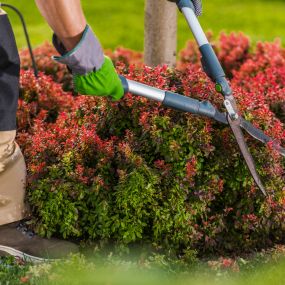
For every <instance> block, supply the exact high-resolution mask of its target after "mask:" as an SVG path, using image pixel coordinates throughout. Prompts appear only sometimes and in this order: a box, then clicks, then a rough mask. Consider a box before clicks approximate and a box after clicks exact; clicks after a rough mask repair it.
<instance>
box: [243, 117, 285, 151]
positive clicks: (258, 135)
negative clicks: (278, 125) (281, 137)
mask: <svg viewBox="0 0 285 285" xmlns="http://www.w3.org/2000/svg"><path fill="white" fill-rule="evenodd" d="M240 126H241V127H242V128H243V129H244V130H245V131H246V132H247V133H248V134H249V135H251V136H252V137H254V138H255V139H257V140H259V141H261V142H263V143H265V144H267V143H270V142H273V148H274V149H275V150H277V151H278V152H279V153H280V154H281V155H283V156H285V148H283V147H282V146H280V145H279V144H277V143H275V142H274V140H273V139H272V138H271V137H269V136H267V135H266V134H264V133H263V131H261V130H259V129H257V128H256V127H254V126H253V125H252V124H251V123H250V122H248V121H246V120H245V119H243V118H241V121H240Z"/></svg>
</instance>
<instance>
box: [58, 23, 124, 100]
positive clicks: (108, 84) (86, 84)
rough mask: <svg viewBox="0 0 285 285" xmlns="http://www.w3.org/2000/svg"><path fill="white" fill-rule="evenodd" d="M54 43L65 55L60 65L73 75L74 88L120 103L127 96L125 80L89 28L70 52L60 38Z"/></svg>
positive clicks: (84, 93) (62, 56) (60, 59)
mask: <svg viewBox="0 0 285 285" xmlns="http://www.w3.org/2000/svg"><path fill="white" fill-rule="evenodd" d="M53 44H54V46H55V48H56V49H57V51H58V52H59V53H60V54H61V56H59V57H58V56H54V57H53V59H54V60H55V61H57V62H60V63H63V64H66V65H67V66H68V68H69V69H70V70H71V72H72V74H73V82H74V89H75V91H76V92H79V93H80V94H82V95H95V96H110V97H112V99H113V100H119V99H121V98H122V97H123V96H124V89H123V86H122V83H121V80H120V79H119V77H118V74H117V73H116V70H115V68H114V65H113V63H112V61H111V59H110V58H108V57H106V56H104V54H103V50H102V48H101V45H100V43H99V41H98V39H97V38H96V36H95V35H94V33H93V31H92V29H91V28H90V27H89V26H86V28H85V30H84V32H83V35H82V38H81V40H80V42H79V43H78V44H77V45H76V46H75V48H73V49H72V50H71V51H67V50H66V49H65V47H64V46H63V44H62V43H61V42H60V40H59V39H58V38H57V36H56V35H54V37H53Z"/></svg>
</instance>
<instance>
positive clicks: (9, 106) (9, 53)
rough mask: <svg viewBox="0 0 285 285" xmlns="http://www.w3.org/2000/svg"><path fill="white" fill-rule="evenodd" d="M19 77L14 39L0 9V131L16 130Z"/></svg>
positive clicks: (7, 21) (9, 25)
mask: <svg viewBox="0 0 285 285" xmlns="http://www.w3.org/2000/svg"><path fill="white" fill-rule="evenodd" d="M1 11H2V13H1ZM19 77H20V59H19V54H18V49H17V46H16V42H15V37H14V34H13V30H12V27H11V24H10V22H9V19H8V16H7V14H5V13H3V10H1V9H0V131H10V130H15V129H16V112H17V107H18V96H19Z"/></svg>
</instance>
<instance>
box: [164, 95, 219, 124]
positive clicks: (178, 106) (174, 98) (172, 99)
mask: <svg viewBox="0 0 285 285" xmlns="http://www.w3.org/2000/svg"><path fill="white" fill-rule="evenodd" d="M162 103H163V105H164V106H167V107H170V108H172V109H175V110H179V111H183V112H189V113H192V114H198V115H203V116H206V117H209V118H215V114H216V109H215V107H214V106H213V105H212V104H211V103H210V102H207V101H204V102H201V101H198V100H195V99H192V98H190V97H185V96H182V95H180V94H176V93H172V92H168V91H167V92H165V99H164V101H163V102H162Z"/></svg>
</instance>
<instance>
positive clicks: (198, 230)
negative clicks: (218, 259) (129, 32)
mask: <svg viewBox="0 0 285 285" xmlns="http://www.w3.org/2000/svg"><path fill="white" fill-rule="evenodd" d="M217 46H218V48H217V51H218V56H219V58H220V59H221V61H222V62H223V65H224V66H225V67H226V69H227V72H228V73H229V74H231V75H232V76H233V77H232V80H231V84H232V87H233V89H234V92H235V93H234V95H235V97H236V99H237V102H238V105H239V107H240V110H241V113H242V115H243V116H245V117H246V118H247V119H248V120H250V121H252V122H253V123H254V124H255V125H256V126H258V127H260V128H261V129H263V130H264V131H265V132H266V133H267V134H269V135H270V136H272V137H274V138H276V139H277V140H278V141H280V142H281V143H282V144H283V145H284V144H285V131H284V125H283V122H282V121H281V120H280V119H279V115H278V114H276V113H275V112H273V109H272V105H274V104H276V103H280V102H285V92H284V90H285V53H284V50H283V49H282V48H281V46H280V45H279V43H273V44H268V43H266V44H261V43H260V44H258V45H257V49H256V51H255V52H253V53H249V41H248V39H247V38H246V37H244V36H243V35H240V34H239V35H234V34H231V35H230V36H225V35H224V34H223V35H222V36H221V39H220V45H217ZM45 52H47V53H49V52H51V51H50V49H49V47H48V46H46V45H45V46H44V47H43V48H42V49H41V48H39V49H38V51H37V53H38V60H39V63H40V64H39V65H40V69H41V70H43V71H45V72H47V73H49V74H50V73H52V77H50V76H47V75H45V74H43V73H41V75H40V78H39V79H38V80H36V79H35V78H34V77H33V74H32V72H31V71H29V70H28V71H22V72H21V87H22V92H21V98H20V101H19V111H18V124H19V129H20V130H21V132H20V133H19V135H18V140H19V143H20V144H21V146H22V148H23V150H24V154H25V157H26V160H27V163H28V170H29V184H28V187H29V193H30V197H32V199H31V202H32V203H33V205H32V206H33V207H34V212H35V213H36V216H37V222H38V223H39V224H40V225H41V226H42V227H46V228H49V229H50V231H51V233H53V232H55V231H56V230H57V229H58V227H60V219H59V221H58V223H57V224H55V223H56V221H55V219H53V221H47V220H46V219H47V218H46V217H45V216H44V215H46V211H48V213H49V215H52V213H53V212H52V210H51V209H53V208H52V207H50V208H48V207H47V208H45V209H47V210H46V211H44V210H41V209H42V207H44V206H45V205H46V204H48V199H51V198H50V197H51V196H43V197H42V196H39V194H38V192H37V191H39V189H40V192H44V191H46V192H47V193H48V194H49V195H51V193H54V192H56V190H55V189H57V188H58V187H59V186H60V185H62V184H64V185H67V186H66V187H67V189H68V190H65V191H66V192H67V194H66V195H67V196H66V199H65V201H68V202H70V203H73V204H72V205H73V206H74V207H76V211H74V212H76V213H79V214H78V215H79V216H80V215H81V216H80V217H81V218H82V217H83V216H84V215H86V216H88V219H87V218H82V221H81V220H80V219H79V218H78V220H76V222H74V223H73V224H72V227H71V226H70V228H69V231H67V230H66V229H64V230H61V232H60V233H62V234H63V235H64V236H74V235H77V236H83V237H92V238H94V237H96V238H98V237H99V238H106V237H108V238H109V237H111V238H113V239H116V240H125V237H126V233H125V228H126V226H125V224H124V223H125V222H126V223H127V222H129V221H130V219H131V218H130V217H129V216H127V214H128V213H129V212H131V213H132V215H131V217H132V218H135V219H137V220H135V221H134V222H132V223H130V225H129V227H132V226H134V227H136V226H137V227H139V226H141V225H142V227H143V229H141V228H140V231H139V233H138V234H137V235H136V234H134V235H133V233H132V241H138V240H140V239H141V238H140V236H143V237H144V238H146V239H147V240H150V241H151V242H153V243H154V244H156V245H160V244H168V245H171V244H172V245H174V246H175V247H176V248H179V249H181V248H184V247H185V248H187V247H196V248H197V249H198V250H200V251H205V250H217V249H222V250H227V251H231V250H234V249H240V248H244V249H250V248H252V247H260V246H267V245H270V244H271V243H272V242H274V241H276V240H278V241H279V242H280V241H282V240H284V238H285V232H284V227H283V225H284V219H285V207H284V205H285V202H284V201H285V198H284V193H285V192H284V189H285V188H284V187H285V185H284V166H285V162H284V159H283V158H282V157H280V155H278V154H277V153H276V152H274V151H273V150H272V148H271V147H270V146H262V145H261V144H260V143H258V142H257V141H256V140H254V139H252V138H249V137H248V136H246V139H247V141H248V144H249V146H250V149H251V152H252V154H253V156H254V157H255V160H256V161H257V166H258V170H259V172H260V174H261V176H262V180H263V181H264V182H265V184H266V188H267V190H268V192H269V194H270V195H269V197H268V198H267V199H263V198H261V197H260V196H259V192H258V189H257V188H256V186H255V185H254V183H253V181H252V178H251V176H250V174H249V172H248V170H247V168H246V167H245V164H244V161H243V159H242V158H241V156H240V154H239V150H238V147H237V144H236V142H235V140H234V138H233V136H232V135H231V132H230V131H229V128H228V127H226V126H222V125H220V124H218V123H216V122H213V121H211V120H208V119H205V118H200V117H197V116H194V115H191V114H182V113H179V112H177V111H174V110H169V109H166V108H163V107H162V106H161V105H160V104H159V103H156V102H151V101H148V100H147V99H145V98H138V97H136V96H133V95H131V94H127V95H126V96H125V97H124V99H123V100H121V101H120V102H111V101H109V100H108V99H105V98H95V97H83V96H77V97H76V96H72V95H71V94H70V93H68V92H64V91H62V89H61V85H60V84H58V83H55V82H53V80H56V81H59V82H61V83H62V84H64V85H65V86H67V87H68V88H67V89H71V86H70V85H69V81H68V80H69V79H68V80H67V79H66V77H65V75H63V74H65V71H64V70H63V69H62V67H59V66H57V65H56V64H54V63H52V62H51V61H49V60H47V57H46V55H45V56H44V57H41V56H40V55H42V54H43V53H45ZM110 55H111V57H112V58H113V59H114V61H115V62H117V70H118V72H119V73H121V74H123V75H124V76H126V77H127V78H130V79H133V80H136V81H139V82H143V83H146V84H149V85H151V86H155V87H158V88H162V89H167V90H171V91H173V92H179V93H183V94H185V95H186V96H191V97H193V98H196V99H199V100H209V101H211V102H212V103H213V104H214V105H215V106H217V107H218V108H219V109H222V101H223V100H222V99H223V98H222V97H221V96H220V95H218V94H217V93H216V92H215V90H214V86H213V83H212V82H211V81H210V80H209V79H208V78H207V77H206V75H205V74H204V73H203V72H202V70H201V66H200V63H199V61H198V53H197V49H196V48H194V50H193V45H192V44H190V45H188V49H187V50H184V51H183V53H182V54H181V55H182V58H181V61H180V62H179V63H178V66H179V71H178V70H171V69H169V68H168V67H167V66H159V67H156V68H150V67H147V66H142V65H141V63H139V64H138V65H137V63H138V62H140V61H141V55H140V54H138V53H133V52H131V51H129V50H124V49H121V48H120V49H118V50H117V51H116V52H115V53H114V54H113V55H112V54H110ZM23 56H24V58H25V56H26V54H25V53H23ZM25 60H27V58H25ZM120 60H122V61H123V62H120ZM134 63H135V64H134ZM24 64H25V66H26V67H28V66H30V63H29V62H26V61H24ZM46 68H47V70H46ZM50 70H53V72H54V71H55V70H56V73H55V74H53V72H50ZM54 169H56V171H55V170H54ZM143 171H144V172H143ZM141 172H143V173H144V175H149V176H147V179H146V180H147V182H148V184H147V186H145V184H144V181H143V179H142V174H141ZM134 173H136V175H137V176H135V177H139V179H138V181H137V183H142V184H141V185H143V186H141V187H142V188H143V187H144V188H143V189H145V191H150V189H151V190H152V189H155V190H153V191H154V192H155V191H157V192H155V194H153V193H152V192H151V193H150V194H149V195H148V196H147V197H145V196H143V195H142V197H143V198H142V201H141V203H142V205H143V206H141V205H140V204H139V205H140V206H139V207H138V206H137V204H135V203H138V202H137V200H135V202H134V204H131V203H132V202H133V200H131V199H133V195H135V193H136V191H134V192H130V193H127V194H125V195H126V196H124V195H123V194H124V193H122V191H123V190H122V189H121V188H120V185H125V184H124V183H127V182H126V181H129V180H130V181H133V180H132V177H133V176H132V175H134ZM145 173H147V174H145ZM50 175H54V177H55V178H54V181H52V182H50V181H48V178H49V177H50ZM59 176H60V177H59ZM157 177H158V178H157ZM128 179H129V180H128ZM136 179H137V178H136ZM45 183H46V184H45ZM70 183H71V185H72V187H69V185H70ZM130 183H131V182H130ZM151 183H153V184H151ZM43 185H45V187H44V188H41V187H43ZM128 185H129V184H127V186H128ZM75 186H76V187H78V188H75ZM127 186H126V187H125V188H126V189H127V190H128V189H132V187H129V186H128V187H127ZM43 189H44V190H43ZM80 189H81V190H80ZM82 189H87V190H86V192H82V191H83V190H82ZM118 189H121V190H120V191H121V192H120V195H121V196H120V197H119V198H118V196H115V195H116V193H117V192H116V191H118ZM157 189H159V190H157ZM127 190H126V191H127ZM80 191H81V192H80ZM175 191H176V192H175ZM82 193H84V194H82ZM86 193H87V194H86ZM142 194H143V193H142ZM82 195H83V196H84V195H86V196H84V197H85V198H84V199H83V198H82V197H83V196H82ZM152 195H153V196H152ZM140 196H141V195H139V197H140ZM39 197H40V198H39ZM47 197H48V198H47ZM86 197H87V198H86ZM98 197H101V198H102V197H104V198H102V199H103V202H102V201H101V200H100V201H99V202H97V200H98V199H99V198H98ZM114 197H115V198H114ZM123 197H127V198H126V200H124V201H123V202H122V204H118V203H119V202H118V201H119V200H120V199H123ZM101 198H100V199H101ZM104 199H105V200H104ZM136 199H139V198H137V197H136ZM148 199H150V201H151V202H149V200H148ZM151 199H153V200H151ZM83 200H84V201H83ZM94 201H96V203H98V205H99V206H98V205H97V204H96V206H94V205H95V202H94ZM104 202H105V204H104ZM106 203H107V205H111V206H110V207H111V208H112V209H109V211H110V212H108V214H106V215H107V216H108V217H109V218H108V219H109V220H108V221H107V222H106V221H105V220H104V219H105V217H102V216H99V218H98V216H96V215H99V214H98V213H101V212H102V213H103V212H104V211H105V210H106V209H107V208H108V207H107V206H106ZM150 204H151V205H152V208H153V211H152V208H150V206H149V205H150ZM64 205H65V204H64ZM64 205H62V206H61V205H58V207H62V208H61V209H62V211H65V210H66V206H64ZM102 205H103V206H102ZM126 205H131V206H129V208H128V209H127V210H126V211H125V212H123V210H122V209H123V208H124V207H127V206H126ZM94 207H95V210H94V209H93V208H94ZM96 207H99V208H98V209H100V211H99V210H98V211H97V208H96ZM100 207H101V208H100ZM102 209H103V210H104V211H103V210H102ZM116 209H117V210H116ZM118 209H119V210H118ZM135 210H137V211H138V212H135V213H133V212H132V211H135ZM49 211H50V212H49ZM112 211H113V212H112ZM116 211H117V212H116ZM143 211H144V212H143ZM142 212H143V213H144V214H141V213H142ZM150 212H151V214H150ZM86 213H87V214H86ZM156 215H158V216H156ZM84 217H85V216H84ZM126 217H127V218H126ZM141 219H147V220H141ZM118 220H120V221H122V224H120V223H118V222H117V221H118ZM100 221H105V222H104V223H103V222H102V224H99V225H98V227H97V226H96V227H95V226H94V227H95V228H91V224H92V227H93V224H94V225H95V223H100ZM123 221H124V222H123ZM132 221H133V220H132ZM67 224H68V223H67ZM96 225H97V224H96ZM74 227H75V228H76V231H74ZM103 229H104V230H103ZM74 232H75V233H76V234H74ZM94 232H96V234H94ZM106 232H107V233H106ZM133 236H134V238H133ZM233 266H234V263H233V262H232V261H231V260H227V259H225V260H223V261H222V267H225V268H227V267H233Z"/></svg>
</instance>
